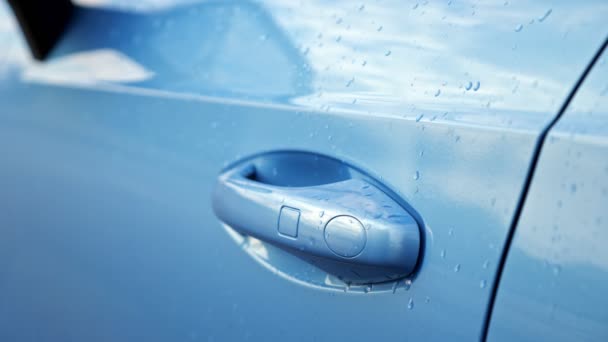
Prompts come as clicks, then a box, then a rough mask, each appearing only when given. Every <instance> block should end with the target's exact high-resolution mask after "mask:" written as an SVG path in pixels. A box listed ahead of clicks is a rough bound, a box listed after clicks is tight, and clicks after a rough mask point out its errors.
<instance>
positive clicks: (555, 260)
mask: <svg viewBox="0 0 608 342" xmlns="http://www.w3.org/2000/svg"><path fill="white" fill-rule="evenodd" d="M607 62H608V52H606V51H605V52H604V53H603V56H602V57H601V58H600V59H599V60H598V62H597V63H596V64H595V65H594V67H593V69H592V70H591V73H590V74H589V75H588V76H587V78H586V79H585V81H584V83H583V84H582V87H581V88H580V89H579V90H578V91H577V93H576V95H575V97H574V98H573V100H572V102H571V104H570V106H569V107H568V109H567V110H566V112H565V113H564V114H563V116H562V117H561V118H560V120H559V121H558V123H557V125H555V126H554V127H553V129H552V130H551V131H550V132H549V135H548V138H547V139H548V140H547V142H546V144H545V146H544V147H543V149H542V152H541V156H540V159H539V162H538V166H537V169H536V172H535V173H534V178H533V181H532V185H531V188H530V191H529V193H528V197H527V199H526V203H525V207H524V210H523V213H522V217H521V219H520V222H519V224H518V226H517V229H516V231H515V237H514V240H513V243H512V245H511V249H510V251H509V255H508V258H507V262H506V265H505V269H504V272H503V276H502V281H501V283H500V286H499V288H498V296H497V301H496V304H495V309H494V312H493V317H492V321H491V325H490V330H489V339H488V340H489V341H513V340H517V341H538V340H552V341H606V339H608V325H607V324H606V322H608V295H607V294H608V293H607V292H606V288H607V286H608V249H606V244H607V243H608V216H606V209H607V208H608V63H607Z"/></svg>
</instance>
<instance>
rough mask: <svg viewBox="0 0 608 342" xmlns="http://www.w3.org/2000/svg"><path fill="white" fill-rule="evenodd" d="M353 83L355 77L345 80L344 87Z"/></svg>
mask: <svg viewBox="0 0 608 342" xmlns="http://www.w3.org/2000/svg"><path fill="white" fill-rule="evenodd" d="M353 83H355V78H354V77H353V78H351V79H350V80H348V82H346V87H350V86H351V85H352V84H353Z"/></svg>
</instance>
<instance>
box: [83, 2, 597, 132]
mask: <svg viewBox="0 0 608 342" xmlns="http://www.w3.org/2000/svg"><path fill="white" fill-rule="evenodd" d="M78 2H79V3H81V4H84V5H88V6H106V7H113V8H118V9H121V10H125V11H127V10H128V11H135V12H141V11H144V12H162V11H165V10H168V9H172V8H178V7H180V6H188V5H192V4H193V3H197V2H196V1H179V0H178V1H171V0H159V1H144V2H138V3H137V4H132V3H129V2H124V1H103V0H80V1H78ZM234 6H235V7H236V8H237V11H233V12H227V14H226V15H232V16H238V20H233V21H230V22H228V24H229V25H233V26H238V25H241V26H244V27H245V28H246V29H247V30H248V31H249V32H252V31H253V32H255V31H256V30H257V32H255V33H256V34H257V38H258V39H257V41H254V42H253V43H254V44H252V45H251V46H250V47H248V50H255V49H259V50H264V49H268V46H269V45H273V44H275V45H276V44H283V43H284V42H282V41H280V40H277V37H275V33H276V32H263V30H264V25H262V26H259V25H257V26H256V25H250V27H247V25H246V23H247V22H248V21H249V22H255V21H256V18H253V17H252V18H248V13H243V12H246V11H241V12H239V11H238V5H234ZM260 7H261V8H263V9H264V10H266V11H268V12H269V13H270V15H271V17H272V19H273V20H274V21H276V24H275V25H276V26H278V27H279V29H280V33H281V34H285V35H287V37H288V39H289V40H290V41H291V44H292V45H294V47H295V48H297V49H298V50H299V51H300V53H301V55H302V56H303V57H304V60H305V65H302V66H298V68H304V69H305V72H309V73H311V74H312V75H313V78H312V80H311V81H310V82H311V83H312V84H310V89H311V92H310V93H305V94H297V95H295V96H289V99H288V100H287V101H288V102H289V103H291V104H296V105H298V106H304V107H307V108H309V109H313V110H324V111H336V110H338V111H339V110H344V111H353V112H359V113H362V114H373V115H389V116H393V115H399V116H405V117H408V118H411V117H417V116H419V115H420V114H423V120H430V119H441V118H442V115H443V113H445V112H449V114H450V115H454V116H455V117H457V118H458V120H459V121H462V122H465V123H467V122H468V123H471V124H482V125H499V126H512V127H514V128H522V127H525V126H528V125H530V124H532V125H534V126H535V125H539V124H545V123H546V121H547V120H548V119H549V118H550V117H551V116H552V115H553V114H555V112H556V111H557V110H558V108H559V106H560V105H561V104H562V101H563V99H564V98H565V96H566V95H567V93H568V92H569V91H570V89H571V87H572V85H573V84H574V82H575V81H576V78H577V77H578V75H579V74H580V72H581V71H582V70H583V68H584V66H585V65H586V63H587V62H588V61H589V59H590V58H591V56H592V54H593V52H594V50H595V49H597V47H598V46H599V43H600V41H601V39H603V38H604V37H603V36H602V35H601V34H600V33H598V32H594V27H597V25H598V23H600V22H601V21H602V20H603V19H604V18H605V17H606V15H608V4H606V3H602V2H597V1H586V2H584V3H571V2H566V1H562V2H558V3H552V4H549V3H548V2H544V3H543V2H534V3H529V2H522V3H517V2H502V1H499V2H496V3H494V4H481V3H479V4H478V3H475V2H466V1H465V2H463V1H453V2H452V1H445V2H441V3H433V2H428V3H427V2H426V1H421V2H407V3H402V2H391V1H388V2H373V3H368V4H366V3H357V4H354V3H352V2H350V1H331V2H322V3H320V2H318V1H306V2H301V3H300V4H297V5H293V3H292V2H281V1H270V0H268V1H262V2H261V4H260ZM254 15H257V14H254ZM380 18H381V19H380ZM230 29H231V28H230V27H227V28H225V30H226V32H224V33H223V36H222V34H220V37H219V39H220V40H221V39H224V40H228V39H229V33H228V31H229V30H230ZM277 32H279V31H277ZM205 37H206V36H205ZM205 37H203V38H205ZM275 40H276V41H275ZM218 44H219V43H218ZM264 45H266V47H265V46H264ZM223 47H224V50H223V52H224V53H226V54H229V53H230V51H229V50H230V49H234V47H232V48H230V47H228V48H227V47H226V45H225V44H224V45H223ZM238 52H239V53H241V55H239V56H238V57H239V58H240V59H235V58H230V59H229V60H227V61H226V62H225V63H216V64H215V65H214V66H213V69H214V70H212V71H213V72H212V73H209V72H208V71H209V70H207V73H206V74H205V75H206V77H207V81H208V82H212V83H213V82H214V80H213V79H209V78H210V77H211V78H213V77H216V78H221V77H224V76H225V75H227V71H229V70H233V69H237V70H238V68H239V64H242V65H245V64H246V63H247V59H250V58H251V55H246V54H245V55H243V54H242V52H243V51H241V50H238ZM270 54H271V53H268V52H267V53H266V56H270ZM166 58H167V59H170V56H169V55H167V56H166ZM134 62H137V61H134ZM183 62H186V61H183ZM292 67H293V66H292ZM222 69H224V70H225V71H226V72H222V71H221V70H222ZM289 69H290V67H289V66H287V65H284V64H280V63H279V64H278V65H277V66H276V68H275V69H274V70H275V71H276V72H277V73H279V72H280V73H283V74H289V73H290V72H291V71H290V70H289ZM296 71H297V70H296ZM194 73H195V72H194ZM301 73H302V71H301V70H299V71H298V73H297V74H296V75H294V74H291V75H289V76H285V77H292V78H293V77H296V78H297V77H298V75H299V74H301ZM269 77H270V76H269ZM116 81H118V82H119V81H120V80H119V79H118V80H116ZM204 81H205V80H198V82H199V83H203V82H204ZM215 81H217V82H219V81H220V80H219V79H216V80H215ZM224 81H230V80H224ZM233 81H234V80H233ZM275 82H279V80H275ZM166 83H167V82H165V84H166ZM224 83H226V82H224ZM257 83H258V87H259V82H257ZM153 84H154V83H152V84H151V85H152V86H153V87H155V86H154V85H153ZM233 84H234V85H233V87H235V88H238V89H236V90H238V92H237V93H239V94H247V93H249V95H250V96H249V98H252V99H256V98H258V99H260V97H259V96H258V95H260V94H258V93H256V92H258V91H259V90H258V89H257V88H256V87H255V86H254V85H252V84H248V83H244V84H238V82H233ZM227 86H228V87H229V85H227ZM194 88H196V87H194ZM168 90H171V89H168ZM192 90H196V89H187V90H186V91H192ZM195 92H196V91H195ZM203 93H204V92H203ZM289 93H290V92H287V93H286V94H288V95H289ZM262 95H264V94H262ZM266 95H267V94H266ZM270 95H271V96H270V99H269V100H272V98H273V96H274V97H276V96H275V95H276V92H274V93H273V92H271V93H270ZM291 95H293V94H291ZM283 99H284V98H283ZM283 99H281V101H283ZM532 113H537V115H530V114H532ZM518 118H519V119H518Z"/></svg>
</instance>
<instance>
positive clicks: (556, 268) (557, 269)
mask: <svg viewBox="0 0 608 342" xmlns="http://www.w3.org/2000/svg"><path fill="white" fill-rule="evenodd" d="M552 271H553V275H558V274H560V272H561V271H562V267H561V266H560V265H554V266H553V268H552Z"/></svg>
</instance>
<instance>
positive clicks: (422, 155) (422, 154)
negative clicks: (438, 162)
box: [418, 150, 424, 158]
mask: <svg viewBox="0 0 608 342" xmlns="http://www.w3.org/2000/svg"><path fill="white" fill-rule="evenodd" d="M418 156H420V158H422V157H424V150H420V152H418Z"/></svg>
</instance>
